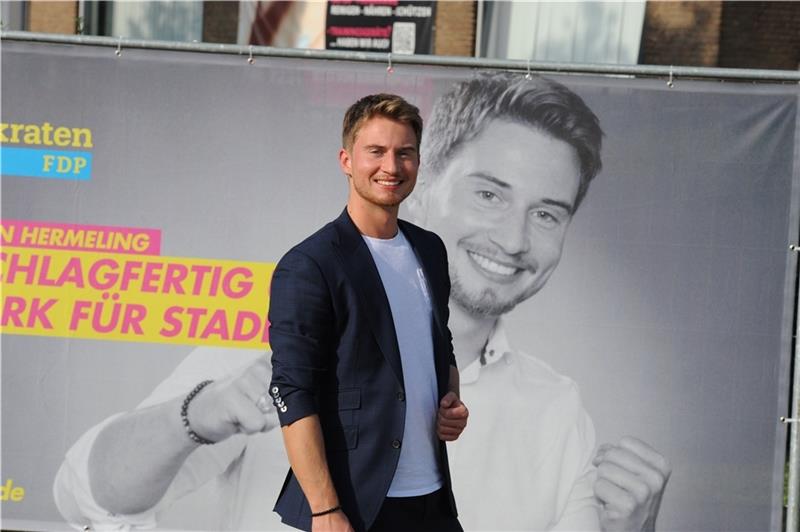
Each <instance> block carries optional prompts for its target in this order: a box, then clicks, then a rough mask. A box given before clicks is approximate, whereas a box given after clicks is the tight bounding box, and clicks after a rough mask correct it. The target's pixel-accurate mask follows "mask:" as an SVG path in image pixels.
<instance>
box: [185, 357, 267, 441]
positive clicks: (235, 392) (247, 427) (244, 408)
mask: <svg viewBox="0 0 800 532" xmlns="http://www.w3.org/2000/svg"><path fill="white" fill-rule="evenodd" d="M270 376H271V372H270V368H269V363H268V361H267V357H266V356H264V357H260V358H259V359H258V360H257V361H256V362H255V363H253V364H251V365H250V366H248V367H246V368H245V369H244V370H242V371H241V372H240V373H238V374H234V375H231V376H230V377H227V378H225V379H223V380H220V381H216V382H214V383H212V384H210V385H209V386H207V387H206V388H205V389H204V390H203V391H201V392H200V393H199V394H197V397H195V398H194V400H193V401H192V402H191V403H190V404H189V410H188V412H187V417H188V418H189V425H190V426H191V428H192V430H194V431H195V432H196V433H197V434H199V435H200V436H202V437H203V438H206V439H208V440H211V441H214V442H218V441H222V440H224V439H226V438H228V437H230V436H232V435H234V434H236V433H237V432H243V433H245V434H253V433H256V432H264V431H267V430H269V429H271V428H273V427H276V426H277V425H278V416H277V414H276V412H275V408H274V407H273V406H272V398H271V397H269V393H268V387H269V381H270ZM262 396H266V397H265V399H264V400H262V401H261V402H260V403H261V405H262V407H263V408H264V411H262V410H261V409H260V408H259V407H258V406H257V405H256V403H257V402H258V401H259V398H260V397H262Z"/></svg>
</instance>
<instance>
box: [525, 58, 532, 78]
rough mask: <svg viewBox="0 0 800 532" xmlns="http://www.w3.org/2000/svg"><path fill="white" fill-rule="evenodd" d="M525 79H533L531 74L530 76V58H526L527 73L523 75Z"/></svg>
mask: <svg viewBox="0 0 800 532" xmlns="http://www.w3.org/2000/svg"><path fill="white" fill-rule="evenodd" d="M525 79H527V80H529V81H530V80H531V79H533V74H531V58H530V57H529V58H528V72H527V73H526V74H525Z"/></svg>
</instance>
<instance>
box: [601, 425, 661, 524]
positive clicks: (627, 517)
mask: <svg viewBox="0 0 800 532" xmlns="http://www.w3.org/2000/svg"><path fill="white" fill-rule="evenodd" d="M592 463H594V465H595V466H597V481H596V482H595V485H594V494H595V496H596V497H597V498H598V499H599V500H600V502H601V503H602V508H601V511H600V526H601V527H602V529H603V530H605V531H611V530H624V531H632V530H637V531H638V530H647V531H651V530H655V525H656V517H657V516H658V508H659V506H660V505H661V496H662V495H663V494H664V488H665V487H666V486H667V481H668V480H669V475H670V473H671V472H672V468H671V466H670V464H669V462H667V460H666V459H665V458H664V457H663V456H661V455H660V454H659V453H658V452H657V451H656V450H655V449H653V448H652V447H650V446H649V445H648V444H646V443H644V442H643V441H641V440H637V439H636V438H631V437H625V438H622V440H620V442H619V444H617V445H611V444H607V443H606V444H603V445H601V446H600V447H599V449H598V450H597V455H596V456H595V458H594V460H593V461H592Z"/></svg>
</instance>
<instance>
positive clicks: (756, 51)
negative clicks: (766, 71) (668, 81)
mask: <svg viewBox="0 0 800 532" xmlns="http://www.w3.org/2000/svg"><path fill="white" fill-rule="evenodd" d="M639 62H640V63H641V64H648V65H685V66H708V67H716V66H719V67H730V68H775V69H785V70H797V69H798V67H800V2H798V1H790V2H782V1H774V2H738V1H737V2H720V1H713V2H671V1H664V0H656V1H649V2H647V6H646V8H645V20H644V26H643V29H642V44H641V48H640V52H639Z"/></svg>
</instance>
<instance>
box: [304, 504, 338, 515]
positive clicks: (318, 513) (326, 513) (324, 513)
mask: <svg viewBox="0 0 800 532" xmlns="http://www.w3.org/2000/svg"><path fill="white" fill-rule="evenodd" d="M341 509H342V507H341V506H334V507H333V508H328V509H327V510H322V511H321V512H315V513H313V514H311V517H319V516H321V515H328V514H332V513H333V512H338V511H339V510H341Z"/></svg>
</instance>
